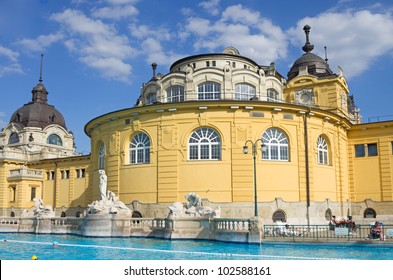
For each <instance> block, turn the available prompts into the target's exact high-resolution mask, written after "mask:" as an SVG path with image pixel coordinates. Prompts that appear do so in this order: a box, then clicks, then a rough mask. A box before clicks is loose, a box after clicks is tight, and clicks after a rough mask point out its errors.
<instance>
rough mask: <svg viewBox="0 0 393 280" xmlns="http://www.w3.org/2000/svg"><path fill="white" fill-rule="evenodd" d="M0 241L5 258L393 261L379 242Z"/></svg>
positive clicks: (392, 251)
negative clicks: (258, 243) (259, 243)
mask: <svg viewBox="0 0 393 280" xmlns="http://www.w3.org/2000/svg"><path fill="white" fill-rule="evenodd" d="M0 241H1V243H0V259H1V260H29V259H31V258H32V256H37V257H38V258H39V259H40V260H185V259H187V260H310V259H313V260H330V259H354V260H393V247H392V246H379V245H377V244H375V245H374V244H371V245H370V244H340V245H338V244H303V245H300V244H261V245H257V244H237V243H223V242H214V241H191V240H174V241H169V240H162V239H150V238H86V237H79V236H74V235H43V234H40V235H35V234H0ZM53 243H55V244H56V245H58V246H57V247H55V246H53Z"/></svg>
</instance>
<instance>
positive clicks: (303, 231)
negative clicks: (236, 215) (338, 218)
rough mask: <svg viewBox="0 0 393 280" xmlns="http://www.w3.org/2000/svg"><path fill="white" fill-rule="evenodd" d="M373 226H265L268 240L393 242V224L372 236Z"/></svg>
mask: <svg viewBox="0 0 393 280" xmlns="http://www.w3.org/2000/svg"><path fill="white" fill-rule="evenodd" d="M371 227H372V225H356V226H354V227H352V228H351V227H345V226H342V227H339V226H332V225H309V226H308V225H288V224H279V225H264V226H263V236H264V238H266V239H294V240H295V239H296V240H301V239H303V240H309V241H311V240H319V241H324V240H325V241H346V240H354V241H358V240H386V241H393V224H386V225H381V229H382V232H381V234H372V231H371Z"/></svg>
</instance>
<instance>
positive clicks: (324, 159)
mask: <svg viewBox="0 0 393 280" xmlns="http://www.w3.org/2000/svg"><path fill="white" fill-rule="evenodd" d="M317 150H318V163H319V164H326V165H327V164H328V144H327V142H326V139H325V138H324V137H323V136H319V137H318V139H317Z"/></svg>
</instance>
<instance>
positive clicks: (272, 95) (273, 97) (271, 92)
mask: <svg viewBox="0 0 393 280" xmlns="http://www.w3.org/2000/svg"><path fill="white" fill-rule="evenodd" d="M267 101H269V102H278V101H280V93H279V92H278V91H277V90H275V89H274V88H268V89H267Z"/></svg>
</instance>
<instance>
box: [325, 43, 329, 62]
mask: <svg viewBox="0 0 393 280" xmlns="http://www.w3.org/2000/svg"><path fill="white" fill-rule="evenodd" d="M325 62H326V64H328V58H327V48H326V46H325Z"/></svg>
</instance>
